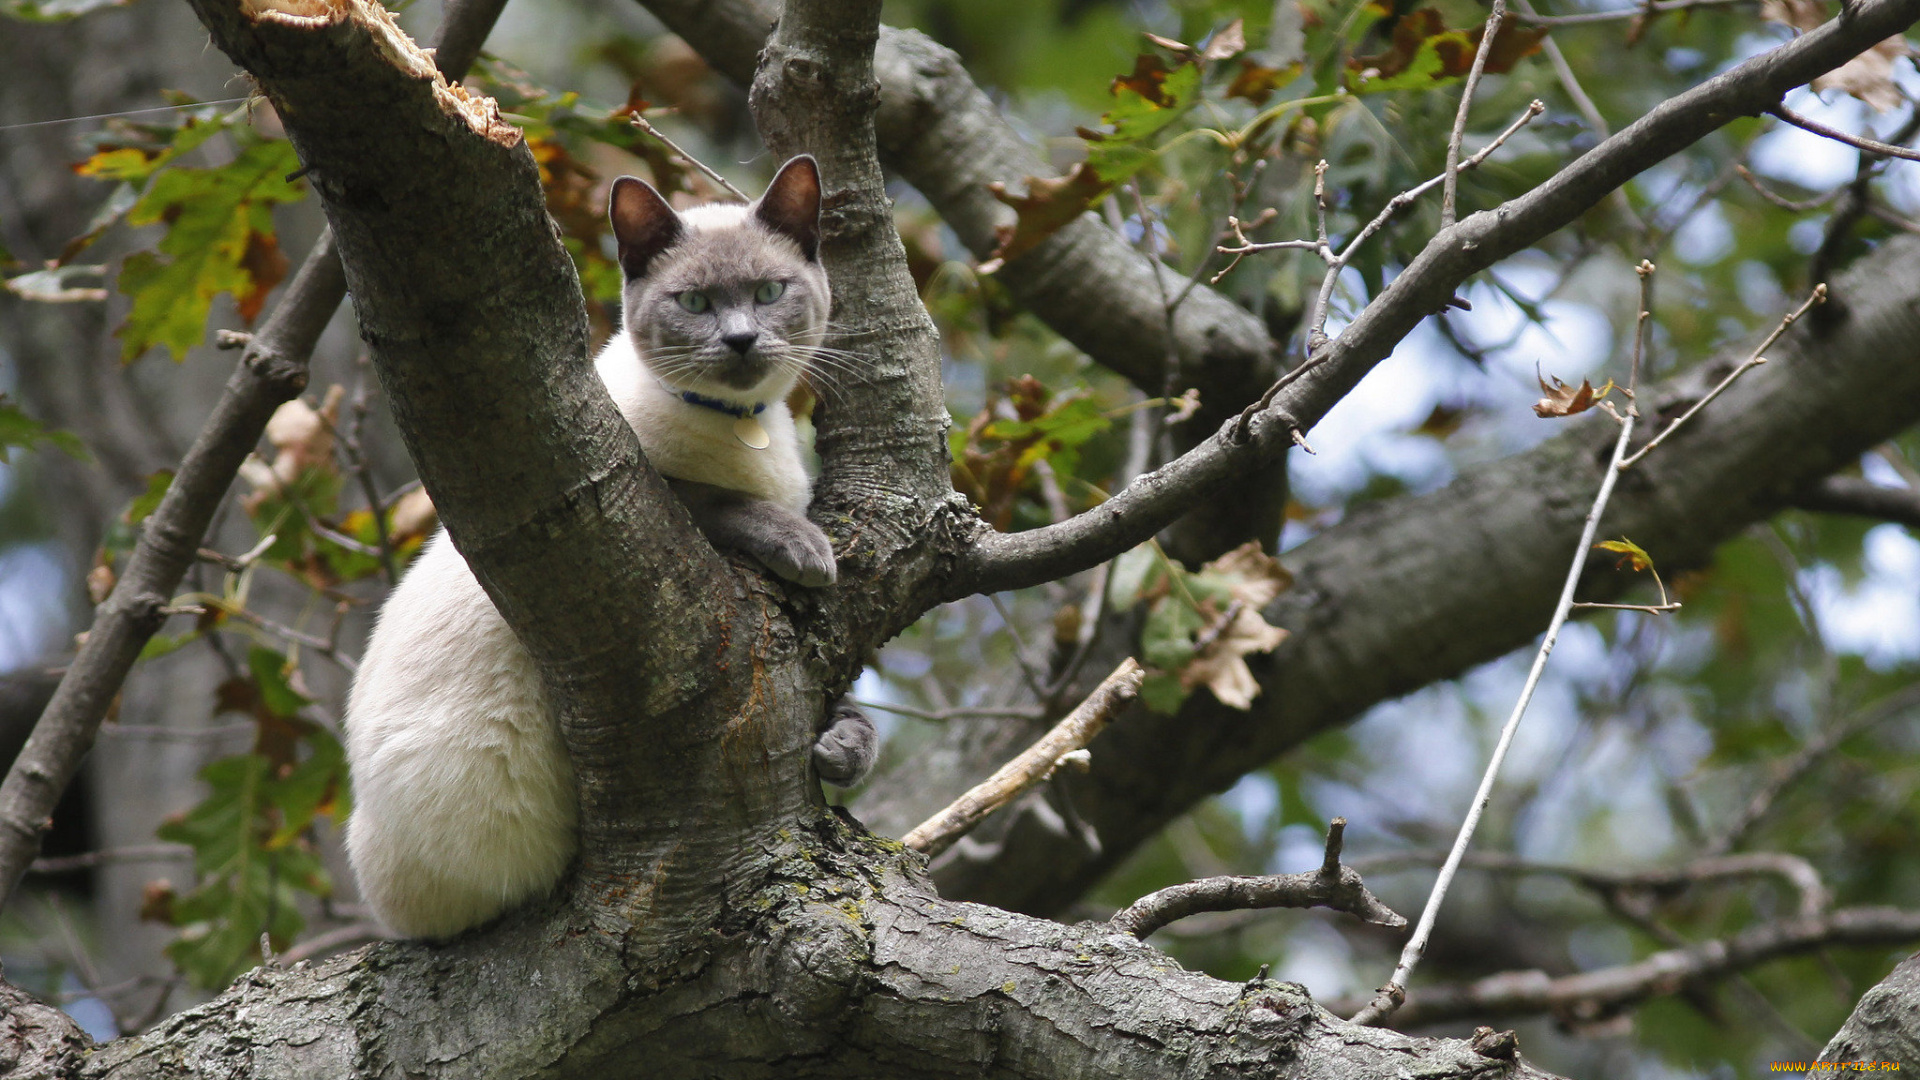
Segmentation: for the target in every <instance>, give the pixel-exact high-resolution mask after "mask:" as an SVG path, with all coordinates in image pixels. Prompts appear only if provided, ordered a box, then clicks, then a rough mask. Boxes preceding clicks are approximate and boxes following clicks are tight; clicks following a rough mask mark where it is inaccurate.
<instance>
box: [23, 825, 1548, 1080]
mask: <svg viewBox="0 0 1920 1080" xmlns="http://www.w3.org/2000/svg"><path fill="white" fill-rule="evenodd" d="M918 863H919V859H918V857H917V856H913V855H909V854H906V853H904V852H902V851H901V850H900V848H899V847H898V846H896V845H893V844H890V843H887V842H885V841H879V840H876V839H874V838H872V837H871V836H867V835H864V834H858V833H855V832H854V831H853V830H851V829H850V828H849V827H848V826H846V825H845V824H844V823H842V822H840V821H838V820H837V819H835V818H832V817H831V816H828V815H825V814H822V815H820V816H818V817H813V818H810V819H803V820H801V821H798V822H795V823H794V825H793V827H792V829H791V830H789V831H788V832H786V833H784V834H782V836H781V837H779V838H775V839H771V840H770V841H769V843H768V845H767V847H766V848H764V849H762V850H758V851H756V852H755V853H754V854H753V857H752V860H751V865H750V866H748V867H745V868H743V869H744V870H745V871H746V873H745V874H744V875H743V877H741V878H739V879H736V882H735V884H734V886H733V893H732V895H731V896H730V897H729V903H728V910H729V912H731V913H733V914H732V915H730V917H729V918H730V922H729V925H728V932H726V933H719V934H713V935H711V936H709V937H706V938H704V939H703V940H702V942H701V944H700V945H699V947H698V948H697V949H692V950H689V951H688V952H686V953H684V954H683V955H682V956H680V957H679V958H677V959H676V960H675V961H674V962H673V963H672V964H670V965H660V966H648V965H643V964H639V963H636V962H635V961H634V960H633V958H632V957H630V956H622V955H620V954H618V953H615V952H612V951H609V950H603V949H598V948H595V947H594V946H593V945H592V941H593V935H582V934H578V933H577V932H571V933H570V932H569V929H568V926H567V920H566V919H564V918H554V919H552V920H551V921H548V920H546V919H534V918H528V919H521V920H516V921H513V922H510V923H509V925H508V926H506V927H505V928H503V929H502V930H500V931H497V932H495V933H494V934H492V935H489V936H488V937H487V938H485V939H483V941H484V943H483V941H481V940H476V939H473V938H465V939H461V940H458V941H455V942H452V943H449V944H446V945H442V946H432V947H430V946H425V945H420V944H405V943H386V944H379V945H374V946H370V947H368V948H366V949H362V950H360V951H358V952H356V953H353V954H349V955H346V956H340V957H334V958H331V959H326V960H319V961H312V962H308V963H305V964H299V965H295V966H292V967H280V968H261V969H258V970H256V971H255V972H253V973H252V974H251V975H249V976H247V977H244V978H242V979H240V980H239V981H238V982H237V983H235V984H234V986H233V988H232V989H230V990H228V991H227V992H226V993H225V994H223V995H221V996H220V997H218V998H216V999H214V1000H213V1001H210V1002H208V1003H206V1004H204V1005H201V1006H198V1007H196V1008H194V1009H190V1010H188V1011H187V1012H184V1013H182V1014H180V1015H179V1016H177V1017H175V1018H173V1019H172V1020H170V1021H168V1022H167V1024H166V1025H165V1026H163V1027H162V1028H160V1029H157V1030H156V1031H154V1032H152V1033H150V1034H148V1035H145V1036H141V1037H137V1038H128V1039H121V1040H118V1041H116V1042H114V1043H111V1044H109V1045H107V1046H104V1047H100V1048H97V1049H95V1050H93V1051H92V1052H91V1054H89V1055H88V1057H87V1066H86V1068H87V1071H86V1075H87V1076H88V1077H89V1078H90V1080H122V1078H126V1080H131V1078H133V1077H142V1076H150V1075H154V1074H155V1072H156V1071H164V1070H166V1069H169V1068H171V1067H172V1066H171V1065H170V1064H168V1063H171V1062H178V1061H202V1060H223V1061H224V1060H230V1059H231V1058H232V1056H233V1055H234V1053H235V1050H236V1045H237V1044H238V1045H240V1046H245V1047H249V1048H251V1050H252V1053H251V1055H250V1056H249V1057H247V1058H246V1063H245V1066H244V1067H245V1069H246V1070H247V1071H246V1075H248V1076H249V1077H252V1078H254V1080H277V1078H280V1077H304V1076H329V1077H331V1076H350V1075H387V1074H392V1075H405V1076H416V1077H422V1078H425V1080H439V1078H456V1077H458V1078H465V1077H472V1076H519V1075H527V1074H536V1073H537V1074H538V1075H542V1076H551V1077H556V1078H571V1077H581V1078H587V1077H593V1078H598V1077H605V1076H629V1075H644V1076H647V1077H649V1078H653V1080H693V1078H696V1077H712V1076H715V1075H739V1074H749V1073H753V1074H758V1073H768V1074H774V1073H777V1074H778V1075H780V1076H782V1077H786V1078H789V1080H815V1078H818V1080H869V1078H871V1080H879V1078H882V1077H897V1076H903V1075H913V1076H936V1075H937V1076H983V1077H996V1076H1011V1075H1016V1074H1017V1075H1019V1076H1021V1077H1026V1078H1032V1080H1056V1078H1057V1080H1067V1078H1078V1077H1085V1076H1128V1077H1135V1076H1170V1075H1178V1074H1181V1073H1183V1072H1195V1073H1204V1074H1205V1075H1207V1076H1209V1077H1218V1078H1221V1080H1239V1078H1245V1080H1256V1078H1257V1080H1271V1078H1274V1077H1288V1076H1340V1077H1343V1078H1349V1080H1391V1078H1393V1077H1399V1076H1405V1075H1408V1074H1409V1073H1412V1074H1414V1075H1419V1076H1423V1077H1436V1078H1452V1077H1457V1078H1460V1080H1469V1078H1472V1077H1482V1076H1487V1075H1492V1074H1494V1073H1495V1072H1496V1071H1497V1072H1498V1074H1499V1075H1501V1076H1508V1077H1514V1078H1515V1080H1543V1078H1544V1077H1545V1074H1543V1073H1541V1072H1540V1071H1538V1070H1537V1069H1534V1068H1533V1067H1531V1066H1530V1065H1528V1064H1526V1063H1525V1062H1524V1061H1521V1060H1512V1059H1510V1058H1503V1059H1500V1060H1494V1059H1492V1058H1490V1057H1488V1056H1483V1054H1482V1052H1481V1051H1479V1050H1476V1049H1475V1046H1474V1045H1473V1044H1471V1043H1468V1042H1465V1041H1462V1040H1455V1039H1426V1038H1413V1037H1409V1036H1407V1035H1403V1034H1400V1033H1399V1032H1395V1031H1388V1030H1381V1029H1361V1028H1355V1027H1352V1026H1350V1025H1348V1024H1345V1023H1342V1022H1341V1021H1339V1020H1338V1019H1336V1018H1335V1017H1333V1016H1331V1015H1330V1014H1328V1013H1327V1012H1326V1011H1325V1010H1323V1009H1321V1008H1319V1007H1318V1006H1317V1005H1315V1004H1314V1002H1313V1001H1312V999H1311V998H1309V997H1308V996H1307V995H1306V994H1305V993H1303V992H1302V991H1301V990H1300V988H1299V987H1297V986H1292V985H1289V984H1284V983H1274V982H1268V981H1265V980H1255V981H1253V982H1250V983H1244V984H1243V983H1235V982H1223V981H1220V980H1217V979H1212V978H1209V977H1207V976H1205V975H1202V974H1199V973H1197V972H1190V971H1186V970H1184V969H1182V968H1180V967H1179V966H1178V965H1175V964H1169V963H1168V962H1167V960H1166V957H1165V956H1164V955H1163V954H1162V953H1160V952H1159V951H1158V950H1155V949H1153V948H1151V947H1150V946H1147V945H1144V944H1141V943H1138V942H1135V941H1132V940H1131V939H1129V938H1126V937H1124V936H1122V935H1119V934H1116V933H1114V932H1113V930H1112V929H1111V928H1110V927H1107V926H1105V925H1103V924H1098V923H1083V924H1081V925H1078V926H1062V925H1060V924H1058V923H1054V922H1050V921H1046V920H1041V919H1032V918H1027V917H1024V916H1019V915H1011V914H1008V913H1005V912H1000V911H994V910H991V909H986V908H981V907H978V906H976V905H971V904H959V903H954V902H952V901H949V900H944V899H941V898H940V897H939V896H938V895H936V894H935V893H934V892H933V891H932V890H931V889H930V888H929V887H928V886H927V884H926V882H925V879H924V878H922V877H920V876H919V875H918V871H917V869H916V867H917V865H918ZM482 963H484V964H485V965H486V966H485V969H484V970H485V971H486V973H487V976H488V977H487V978H486V979H482V978H480V977H479V976H478V973H479V971H480V970H481V964H482ZM449 969H453V970H458V971H462V972H467V973H471V974H472V975H473V976H474V977H472V978H469V979H459V978H449V977H448V971H449ZM501 986H507V987H513V988H516V992H512V993H506V994H502V993H500V992H499V988H500V987H501ZM529 987H531V988H538V991H539V992H532V993H530V992H526V988H529ZM5 1015H6V1014H5V1013H0V1017H4V1016H5ZM54 1019H60V1018H59V1017H57V1015H56V1016H55V1017H54ZM4 1023H6V1021H5V1020H4V1019H0V1024H4ZM16 1023H17V1021H16ZM67 1030H68V1031H69V1032H71V1031H73V1029H71V1028H69V1029H67ZM4 1032H5V1028H4V1027H0V1033H4ZM237 1032H239V1033H240V1034H236V1033H237ZM69 1037H70V1038H78V1039H82V1040H83V1037H80V1036H77V1033H75V1034H73V1035H70V1036H69ZM79 1045H80V1046H84V1045H85V1043H84V1041H81V1042H80V1043H79ZM77 1050H78V1048H77V1047H76V1048H75V1051H74V1052H75V1053H77ZM1489 1053H1491V1051H1489ZM1016 1063H1017V1064H1016Z"/></svg>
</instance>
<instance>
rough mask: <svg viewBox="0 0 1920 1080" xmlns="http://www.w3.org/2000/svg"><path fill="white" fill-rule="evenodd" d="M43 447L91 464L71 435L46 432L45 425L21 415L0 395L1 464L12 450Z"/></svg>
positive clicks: (58, 431) (83, 448)
mask: <svg viewBox="0 0 1920 1080" xmlns="http://www.w3.org/2000/svg"><path fill="white" fill-rule="evenodd" d="M42 443H45V444H47V445H49V446H52V447H54V448H55V449H57V450H59V451H61V452H62V453H64V454H66V455H67V456H68V457H70V458H73V459H74V460H76V461H88V460H91V458H90V456H89V455H88V453H87V447H86V444H85V443H82V442H81V441H80V437H79V436H78V435H75V434H74V433H73V432H71V431H61V430H58V429H49V428H48V427H47V426H46V425H45V424H42V423H41V422H40V421H38V420H35V419H34V418H33V417H31V416H28V415H27V414H26V413H23V412H21V411H20V409H19V407H18V406H16V405H14V404H13V403H12V402H10V401H8V400H7V395H5V394H0V463H5V462H7V461H8V460H10V459H9V458H8V452H9V451H10V450H12V449H14V448H15V447H18V448H20V449H32V448H33V447H36V446H39V445H41V444H42Z"/></svg>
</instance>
